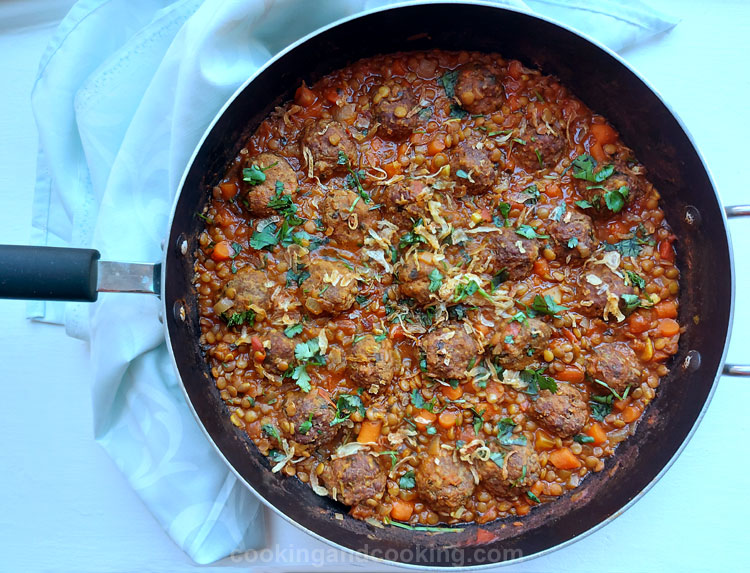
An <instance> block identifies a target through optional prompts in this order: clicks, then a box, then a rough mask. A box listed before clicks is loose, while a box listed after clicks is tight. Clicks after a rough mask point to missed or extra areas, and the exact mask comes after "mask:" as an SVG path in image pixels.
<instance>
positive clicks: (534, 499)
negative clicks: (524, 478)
mask: <svg viewBox="0 0 750 573" xmlns="http://www.w3.org/2000/svg"><path fill="white" fill-rule="evenodd" d="M526 495H527V496H529V499H530V500H531V501H535V502H537V503H542V500H541V499H539V498H538V497H537V496H536V494H534V492H531V491H527V492H526Z"/></svg>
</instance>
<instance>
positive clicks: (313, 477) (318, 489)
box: [310, 470, 328, 497]
mask: <svg viewBox="0 0 750 573" xmlns="http://www.w3.org/2000/svg"><path fill="white" fill-rule="evenodd" d="M310 487H311V488H312V490H313V491H314V492H315V493H316V494H318V495H319V496H321V497H324V496H326V495H328V490H327V489H326V488H324V487H323V486H322V485H320V482H319V481H318V473H317V472H316V471H315V470H313V471H311V472H310Z"/></svg>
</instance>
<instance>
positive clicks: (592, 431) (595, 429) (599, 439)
mask: <svg viewBox="0 0 750 573" xmlns="http://www.w3.org/2000/svg"><path fill="white" fill-rule="evenodd" d="M586 434H587V435H588V436H591V437H592V438H594V441H593V442H592V443H593V444H594V445H595V446H601V445H602V444H603V443H604V442H606V441H607V432H605V431H604V428H602V426H601V424H600V423H599V422H594V423H593V424H591V427H590V428H589V429H588V430H587V431H586Z"/></svg>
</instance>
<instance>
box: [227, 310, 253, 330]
mask: <svg viewBox="0 0 750 573" xmlns="http://www.w3.org/2000/svg"><path fill="white" fill-rule="evenodd" d="M221 318H223V319H224V320H226V321H227V326H228V327H230V328H231V327H232V326H241V325H243V324H246V325H248V326H252V325H253V324H254V323H255V311H253V310H246V311H245V312H233V313H232V314H230V315H227V313H226V312H223V313H221Z"/></svg>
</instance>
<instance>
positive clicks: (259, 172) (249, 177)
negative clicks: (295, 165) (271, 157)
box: [242, 161, 278, 185]
mask: <svg viewBox="0 0 750 573" xmlns="http://www.w3.org/2000/svg"><path fill="white" fill-rule="evenodd" d="M276 164H278V161H274V162H273V163H271V165H269V166H268V167H258V166H257V165H255V164H253V165H251V166H250V167H245V168H244V169H243V170H242V180H243V181H247V182H248V183H250V185H260V184H261V183H263V182H264V181H265V180H266V174H265V172H266V171H268V170H269V169H271V167H274V166H276Z"/></svg>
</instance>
